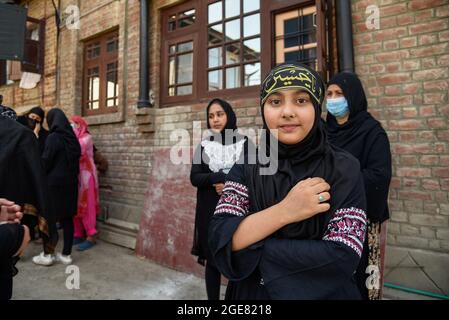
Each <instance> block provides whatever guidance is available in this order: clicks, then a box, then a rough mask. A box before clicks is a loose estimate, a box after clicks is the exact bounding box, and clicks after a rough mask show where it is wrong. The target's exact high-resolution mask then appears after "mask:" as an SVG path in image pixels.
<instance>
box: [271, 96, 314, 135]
mask: <svg viewBox="0 0 449 320" xmlns="http://www.w3.org/2000/svg"><path fill="white" fill-rule="evenodd" d="M263 112H264V117H265V121H266V123H267V126H268V129H270V131H271V133H272V134H273V135H274V136H275V137H276V138H277V139H278V140H279V141H280V142H282V143H284V144H296V143H299V142H300V141H302V140H303V139H304V138H305V137H306V136H307V135H308V134H309V132H310V130H311V129H312V127H313V123H314V121H315V108H314V107H313V103H312V100H311V98H310V95H309V94H308V93H307V92H306V91H302V90H296V89H288V90H281V91H278V92H275V93H273V94H272V95H270V96H269V97H268V99H267V100H266V101H265V104H264V108H263Z"/></svg>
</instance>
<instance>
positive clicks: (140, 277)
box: [13, 240, 433, 300]
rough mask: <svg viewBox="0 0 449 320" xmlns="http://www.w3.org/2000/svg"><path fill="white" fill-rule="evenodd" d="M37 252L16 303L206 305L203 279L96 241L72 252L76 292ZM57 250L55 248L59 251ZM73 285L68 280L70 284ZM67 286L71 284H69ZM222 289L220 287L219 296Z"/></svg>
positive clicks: (404, 296) (17, 288) (27, 261)
mask: <svg viewBox="0 0 449 320" xmlns="http://www.w3.org/2000/svg"><path fill="white" fill-rule="evenodd" d="M41 250H42V246H41V245H40V244H36V243H31V244H30V245H29V247H28V249H27V251H26V253H25V255H24V257H22V259H21V260H20V261H19V262H18V264H17V267H18V269H19V274H18V275H17V276H16V277H15V278H14V292H13V299H20V300H29V299H32V300H47V299H48V300H53V299H57V300H67V299H73V300H79V299H87V300H117V299H120V300H130V299H132V300H205V299H206V298H207V296H206V290H205V287H204V280H203V279H201V278H198V277H196V276H193V275H191V274H186V273H182V272H178V271H175V270H172V269H169V268H165V267H162V266H160V265H158V264H155V263H152V262H150V261H148V260H142V259H139V258H137V257H136V256H135V254H134V252H133V251H132V250H130V249H126V248H122V247H119V246H116V245H113V244H110V243H107V242H103V241H100V240H99V241H98V244H97V246H95V247H94V248H92V249H91V250H88V251H86V252H78V251H76V250H74V251H73V254H72V257H73V259H74V261H73V265H75V266H77V267H78V268H79V273H80V282H79V285H80V286H79V289H72V290H70V289H67V287H66V281H67V278H68V277H73V271H70V270H69V273H66V270H67V266H66V265H63V264H60V263H56V264H54V265H53V266H51V267H42V266H36V265H35V264H34V263H33V262H32V261H31V258H32V257H33V256H34V255H37V254H39V253H40V251H41ZM59 250H60V249H59ZM71 283H72V284H73V281H72V282H71ZM69 284H70V281H69ZM224 290H225V287H222V296H224ZM384 299H386V300H427V299H430V300H433V298H430V297H425V296H421V295H416V294H411V293H406V292H401V291H398V290H394V289H389V288H385V289H384Z"/></svg>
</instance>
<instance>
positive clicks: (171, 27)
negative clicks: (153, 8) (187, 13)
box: [168, 21, 176, 31]
mask: <svg viewBox="0 0 449 320" xmlns="http://www.w3.org/2000/svg"><path fill="white" fill-rule="evenodd" d="M175 29H176V21H169V22H168V31H173V30H175Z"/></svg>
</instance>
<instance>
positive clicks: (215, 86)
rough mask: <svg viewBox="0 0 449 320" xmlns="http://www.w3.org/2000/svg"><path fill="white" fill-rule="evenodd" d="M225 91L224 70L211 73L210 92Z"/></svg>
mask: <svg viewBox="0 0 449 320" xmlns="http://www.w3.org/2000/svg"><path fill="white" fill-rule="evenodd" d="M221 89H223V70H215V71H210V72H209V91H215V90H221Z"/></svg>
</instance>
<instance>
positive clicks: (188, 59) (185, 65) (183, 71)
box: [176, 53, 193, 83]
mask: <svg viewBox="0 0 449 320" xmlns="http://www.w3.org/2000/svg"><path fill="white" fill-rule="evenodd" d="M177 64H178V65H177V70H176V75H177V78H178V81H177V83H185V82H192V79H193V54H192V53H189V54H183V55H180V56H178V63H177Z"/></svg>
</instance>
